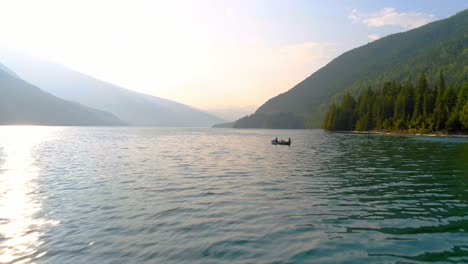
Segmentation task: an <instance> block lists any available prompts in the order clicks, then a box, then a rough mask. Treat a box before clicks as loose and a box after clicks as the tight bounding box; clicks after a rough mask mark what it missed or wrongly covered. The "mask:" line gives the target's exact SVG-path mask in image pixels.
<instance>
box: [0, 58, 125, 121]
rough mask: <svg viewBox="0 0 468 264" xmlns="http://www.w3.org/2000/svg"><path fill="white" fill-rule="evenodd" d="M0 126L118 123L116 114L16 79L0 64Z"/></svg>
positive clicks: (11, 72)
mask: <svg viewBox="0 0 468 264" xmlns="http://www.w3.org/2000/svg"><path fill="white" fill-rule="evenodd" d="M0 125H60V126H120V125H127V124H126V123H125V122H123V121H121V120H120V119H118V118H117V117H116V116H114V115H112V114H109V113H106V112H104V111H100V110H97V109H93V108H90V107H86V106H83V105H81V104H78V103H74V102H70V101H66V100H63V99H60V98H58V97H55V96H53V95H51V94H49V93H46V92H44V91H42V90H41V89H39V88H37V87H35V86H33V85H31V84H29V83H27V82H25V81H23V80H21V79H19V78H18V77H17V76H16V75H15V74H14V72H13V71H11V70H9V69H8V68H7V67H5V66H4V65H2V64H0Z"/></svg>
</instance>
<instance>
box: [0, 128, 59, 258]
mask: <svg viewBox="0 0 468 264" xmlns="http://www.w3.org/2000/svg"><path fill="white" fill-rule="evenodd" d="M53 132H54V130H53V129H50V128H37V127H36V128H31V127H27V126H18V127H0V159H1V161H0V162H1V164H2V165H1V167H0V168H1V169H0V263H10V262H15V263H18V262H19V263H28V262H30V261H31V260H32V258H33V257H40V256H42V255H44V254H45V253H46V252H38V249H37V248H38V246H39V245H40V244H41V240H40V236H41V229H42V227H43V226H44V225H45V224H47V223H52V222H51V221H46V220H45V219H38V218H36V217H35V215H36V214H37V213H38V212H39V211H40V210H41V201H40V200H39V198H38V195H37V192H38V186H37V181H36V178H37V176H38V173H39V168H38V167H37V166H36V165H35V161H34V157H33V151H34V148H35V147H36V146H37V145H39V144H42V143H44V142H45V141H46V140H48V139H49V138H50V136H51V135H52V133H53Z"/></svg>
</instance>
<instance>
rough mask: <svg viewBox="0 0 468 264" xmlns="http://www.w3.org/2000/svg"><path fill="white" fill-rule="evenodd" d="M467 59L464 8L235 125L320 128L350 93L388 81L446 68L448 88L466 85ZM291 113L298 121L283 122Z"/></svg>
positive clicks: (381, 45) (354, 58)
mask: <svg viewBox="0 0 468 264" xmlns="http://www.w3.org/2000/svg"><path fill="white" fill-rule="evenodd" d="M467 61H468V10H464V11H462V12H460V13H458V14H456V15H454V16H452V17H450V18H447V19H444V20H439V21H435V22H432V23H430V24H427V25H425V26H422V27H419V28H416V29H413V30H410V31H407V32H403V33H398V34H393V35H389V36H387V37H384V38H381V39H379V40H376V41H374V42H371V43H368V44H367V45H364V46H361V47H359V48H356V49H353V50H350V51H348V52H346V53H344V54H342V55H340V56H339V57H337V58H335V59H334V60H333V61H331V62H330V63H329V64H327V65H326V66H324V67H323V68H321V69H319V70H318V71H316V72H315V73H313V74H312V75H310V76H309V77H307V78H306V79H305V80H304V81H302V82H301V83H299V84H297V85H296V86H295V87H293V88H292V89H290V90H289V91H287V92H285V93H283V94H280V95H278V96H276V97H274V98H271V99H270V100H268V101H267V102H266V103H265V104H263V105H262V106H261V107H260V108H258V109H257V111H256V112H255V113H254V114H253V115H251V116H247V117H244V118H242V119H240V120H238V121H237V122H236V124H235V127H255V128H261V127H267V128H288V127H304V126H307V127H318V126H320V123H321V119H322V118H323V115H324V111H325V110H326V109H327V108H328V105H329V104H330V102H331V101H333V99H336V98H340V97H341V96H342V95H343V94H344V91H345V90H348V91H351V92H352V93H354V94H359V93H360V91H362V90H363V89H366V88H367V87H369V86H371V87H380V86H381V84H382V83H384V82H385V81H388V80H405V79H407V78H417V76H418V75H419V74H421V73H426V74H427V76H437V74H436V73H437V72H439V70H441V69H443V70H444V72H446V80H447V84H448V85H461V83H462V82H463V81H465V80H466V79H467V78H468V69H467V66H466V62H467ZM428 81H429V82H430V83H433V82H434V80H432V79H429V80H428ZM288 115H289V116H291V117H292V118H293V121H291V122H289V121H288V120H287V119H285V118H284V117H285V116H288ZM297 120H302V121H301V122H299V123H297ZM284 122H286V123H284Z"/></svg>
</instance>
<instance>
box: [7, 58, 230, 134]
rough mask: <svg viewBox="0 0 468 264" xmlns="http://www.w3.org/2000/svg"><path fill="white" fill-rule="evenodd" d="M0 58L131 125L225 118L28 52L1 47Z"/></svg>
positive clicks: (195, 123) (54, 90) (58, 92)
mask: <svg viewBox="0 0 468 264" xmlns="http://www.w3.org/2000/svg"><path fill="white" fill-rule="evenodd" d="M0 61H2V62H3V63H5V64H6V65H7V66H8V67H9V68H11V69H12V71H14V72H15V73H16V74H17V75H18V76H20V77H21V78H22V79H24V80H25V81H27V82H29V83H31V84H33V85H36V86H37V87H40V88H41V89H42V90H44V91H46V92H48V93H50V94H52V95H54V96H57V97H59V98H62V99H65V100H70V101H74V102H77V103H80V104H82V105H85V106H88V107H92V108H96V109H100V110H103V111H106V112H109V113H111V114H113V115H115V116H116V117H118V118H119V119H120V120H122V121H123V122H125V123H127V124H129V125H136V126H174V127H210V126H212V125H213V124H217V123H221V122H225V121H224V120H223V119H221V118H218V117H217V116H214V115H212V114H209V113H206V112H204V111H201V110H198V109H195V108H192V107H190V106H187V105H184V104H180V103H177V102H174V101H170V100H166V99H162V98H158V97H154V96H150V95H146V94H142V93H137V92H134V91H131V90H127V89H124V88H121V87H118V86H116V85H113V84H110V83H107V82H104V81H101V80H98V79H96V78H93V77H90V76H87V75H85V74H82V73H79V72H76V71H73V70H71V69H68V68H66V67H64V66H61V65H58V64H54V63H51V62H48V61H45V60H42V59H38V58H34V57H31V56H28V55H25V54H19V53H16V52H12V51H6V50H1V51H0Z"/></svg>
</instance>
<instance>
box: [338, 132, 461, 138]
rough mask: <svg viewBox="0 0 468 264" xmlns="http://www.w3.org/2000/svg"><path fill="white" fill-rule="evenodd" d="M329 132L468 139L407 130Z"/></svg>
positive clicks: (442, 133) (458, 135) (459, 135)
mask: <svg viewBox="0 0 468 264" xmlns="http://www.w3.org/2000/svg"><path fill="white" fill-rule="evenodd" d="M331 132H333V133H343V134H372V135H398V136H420V137H454V138H468V134H451V133H447V132H435V133H413V132H410V131H407V130H401V131H356V130H355V131H331Z"/></svg>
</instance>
